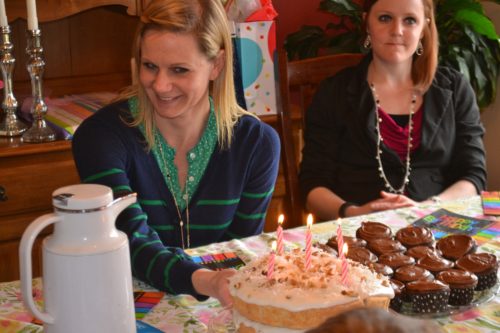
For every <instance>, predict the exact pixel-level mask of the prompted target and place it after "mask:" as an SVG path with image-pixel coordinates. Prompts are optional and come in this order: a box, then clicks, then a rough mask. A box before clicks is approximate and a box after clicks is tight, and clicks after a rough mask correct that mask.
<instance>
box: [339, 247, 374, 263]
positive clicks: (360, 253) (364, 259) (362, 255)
mask: <svg viewBox="0 0 500 333" xmlns="http://www.w3.org/2000/svg"><path fill="white" fill-rule="evenodd" d="M347 258H349V259H351V260H354V261H357V262H359V263H362V264H363V265H365V266H368V264H370V263H372V262H376V261H377V259H378V258H377V256H376V255H374V254H373V253H371V252H370V250H368V249H365V248H364V247H353V248H352V249H349V250H348V251H347Z"/></svg>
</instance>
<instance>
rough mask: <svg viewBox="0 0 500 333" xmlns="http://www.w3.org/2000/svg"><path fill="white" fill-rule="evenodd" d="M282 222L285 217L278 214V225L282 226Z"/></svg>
mask: <svg viewBox="0 0 500 333" xmlns="http://www.w3.org/2000/svg"><path fill="white" fill-rule="evenodd" d="M284 221H285V215H283V214H280V216H278V224H279V225H282V224H283V222H284Z"/></svg>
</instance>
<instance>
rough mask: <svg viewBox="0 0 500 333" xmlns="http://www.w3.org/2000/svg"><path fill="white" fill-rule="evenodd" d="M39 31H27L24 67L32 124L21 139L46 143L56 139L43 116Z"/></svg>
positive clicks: (45, 111) (41, 54)
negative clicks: (30, 99) (29, 89)
mask: <svg viewBox="0 0 500 333" xmlns="http://www.w3.org/2000/svg"><path fill="white" fill-rule="evenodd" d="M41 35H42V33H41V31H40V30H39V29H34V30H28V46H27V47H26V53H27V54H28V57H29V59H28V63H27V65H26V67H27V69H28V73H29V74H30V78H31V95H32V97H33V104H32V105H31V114H32V115H33V124H32V125H31V127H30V129H29V130H27V131H26V132H25V133H24V134H23V136H22V138H23V141H26V142H34V143H38V142H48V141H54V140H55V139H56V134H55V132H54V131H53V130H52V129H51V128H50V127H48V126H47V123H46V122H45V119H44V118H45V115H46V113H47V105H46V104H45V102H44V101H43V89H42V77H43V72H44V69H45V61H44V60H43V48H42V44H41Z"/></svg>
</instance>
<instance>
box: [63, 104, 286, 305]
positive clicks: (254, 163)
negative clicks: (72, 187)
mask: <svg viewBox="0 0 500 333" xmlns="http://www.w3.org/2000/svg"><path fill="white" fill-rule="evenodd" d="M124 119H128V120H130V119H131V114H130V111H129V109H128V104H127V102H121V103H118V104H113V105H110V106H107V107H105V108H103V109H101V110H99V111H98V112H96V113H95V114H94V115H93V116H91V117H89V118H88V119H86V120H85V121H84V122H83V123H82V124H81V125H80V126H79V127H78V130H77V131H76V133H75V136H74V138H73V155H74V158H75V162H76V166H77V169H78V172H79V175H80V178H81V180H82V182H85V183H98V184H103V185H107V186H109V187H111V188H112V189H113V192H114V194H115V196H117V195H123V194H125V193H130V192H136V193H137V195H138V203H137V204H135V205H132V206H130V207H129V208H128V209H126V210H125V211H124V212H123V213H122V214H120V216H119V217H118V219H117V227H118V228H119V229H120V230H122V231H124V232H125V233H127V235H128V238H129V241H130V250H131V261H132V270H133V274H134V275H135V276H136V277H138V278H139V279H141V280H143V281H145V282H147V283H149V284H151V285H152V286H154V287H155V288H157V289H160V290H165V291H167V292H169V293H173V294H180V293H186V294H191V295H194V296H195V297H198V298H199V299H201V298H202V297H200V295H197V294H196V292H195V290H194V288H193V285H192V282H191V274H192V273H193V272H194V271H195V270H197V269H199V268H200V266H199V265H198V264H195V263H194V262H192V261H191V260H190V258H189V256H187V255H186V254H185V252H184V251H182V249H180V246H181V234H180V233H181V230H180V226H179V217H178V213H177V210H176V207H175V204H174V200H173V197H172V194H171V193H170V191H169V189H168V187H167V185H166V183H165V179H164V177H163V175H162V173H161V171H160V168H159V166H158V164H157V162H156V160H155V158H154V156H153V154H152V153H151V152H148V151H147V150H146V145H145V138H144V136H143V135H142V133H141V131H140V130H139V129H138V128H136V127H130V126H128V125H127V124H125V122H124ZM279 155H280V143H279V137H278V135H277V134H276V132H275V131H274V130H273V129H272V128H271V127H270V126H269V125H267V124H265V123H263V122H261V121H259V120H258V119H256V118H254V117H251V116H243V117H242V118H240V120H239V122H238V123H237V125H236V127H235V129H234V136H233V141H232V144H231V147H230V148H229V149H225V150H221V149H219V147H218V146H217V147H216V149H215V151H214V152H213V154H212V156H211V159H210V161H209V163H208V165H207V168H206V170H205V173H204V175H203V177H202V179H201V180H200V183H199V185H198V188H197V190H196V192H195V193H194V194H193V195H192V196H190V200H189V219H190V239H191V246H192V247H197V246H201V245H206V244H209V243H214V242H220V241H225V240H230V239H233V238H241V237H246V236H252V235H256V234H259V233H261V232H262V230H263V227H264V222H265V216H266V210H267V207H268V205H269V203H270V200H271V197H272V193H273V190H274V184H275V181H276V177H277V173H278V166H279ZM182 215H183V220H184V222H186V211H184V212H182ZM186 229H187V226H186V223H184V228H183V230H184V238H185V239H186V237H187V233H186Z"/></svg>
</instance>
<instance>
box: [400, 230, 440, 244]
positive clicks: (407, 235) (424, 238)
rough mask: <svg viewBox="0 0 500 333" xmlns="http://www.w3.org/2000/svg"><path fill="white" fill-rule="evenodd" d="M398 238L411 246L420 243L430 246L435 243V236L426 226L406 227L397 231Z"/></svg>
mask: <svg viewBox="0 0 500 333" xmlns="http://www.w3.org/2000/svg"><path fill="white" fill-rule="evenodd" d="M396 239H397V240H398V241H400V242H401V244H403V245H404V246H406V247H408V248H410V247H413V246H418V245H427V246H430V245H432V244H433V243H434V236H433V235H432V232H431V230H430V229H429V228H426V227H406V228H402V229H399V230H398V232H396Z"/></svg>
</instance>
